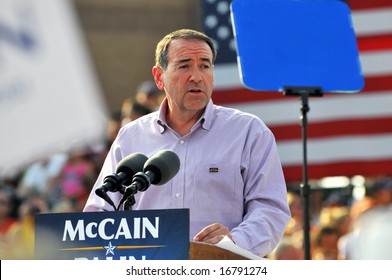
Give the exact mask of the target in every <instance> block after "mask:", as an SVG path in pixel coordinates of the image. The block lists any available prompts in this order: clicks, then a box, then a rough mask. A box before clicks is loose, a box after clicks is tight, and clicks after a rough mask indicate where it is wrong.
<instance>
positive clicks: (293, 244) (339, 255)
mask: <svg viewBox="0 0 392 280" xmlns="http://www.w3.org/2000/svg"><path fill="white" fill-rule="evenodd" d="M364 187H365V192H364V194H363V195H362V196H361V197H360V198H355V196H354V195H353V189H352V188H350V186H346V187H345V188H342V189H337V190H334V191H326V190H314V191H311V195H310V200H311V202H313V206H314V207H310V215H309V216H310V218H309V222H310V226H309V228H310V230H309V231H310V232H309V236H310V252H309V253H310V259H312V260H382V259H383V260H391V259H392V252H391V250H390V249H391V248H392V247H391V246H392V231H391V229H392V178H389V177H380V178H372V179H370V178H368V179H367V180H366V181H365V184H364ZM288 202H289V206H290V210H291V215H292V218H291V221H290V223H289V225H288V226H287V228H286V232H285V234H284V236H283V239H282V241H281V242H280V244H279V245H278V246H277V247H276V248H275V250H274V251H273V252H272V253H271V255H270V256H269V258H272V259H277V260H301V259H304V249H303V247H304V246H303V244H304V243H303V242H304V227H303V226H304V225H303V209H304V208H303V198H302V196H301V194H300V192H296V191H291V192H289V193H288Z"/></svg>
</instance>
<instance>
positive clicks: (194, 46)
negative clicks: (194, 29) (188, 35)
mask: <svg viewBox="0 0 392 280" xmlns="http://www.w3.org/2000/svg"><path fill="white" fill-rule="evenodd" d="M168 55H169V60H170V58H172V60H174V61H178V60H183V59H203V60H204V59H206V58H207V59H208V60H209V61H212V50H211V48H210V47H209V46H208V44H207V43H206V42H205V41H203V40H199V39H176V40H173V41H172V42H171V43H170V46H169V52H168Z"/></svg>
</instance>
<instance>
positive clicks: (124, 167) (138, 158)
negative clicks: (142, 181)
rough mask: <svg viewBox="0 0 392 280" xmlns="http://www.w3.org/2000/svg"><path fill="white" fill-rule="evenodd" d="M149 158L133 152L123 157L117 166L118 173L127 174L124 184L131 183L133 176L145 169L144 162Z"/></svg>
mask: <svg viewBox="0 0 392 280" xmlns="http://www.w3.org/2000/svg"><path fill="white" fill-rule="evenodd" d="M147 160H148V157H147V156H145V155H143V154H140V153H133V154H130V155H128V156H126V157H125V158H123V159H122V160H121V161H120V162H119V163H118V164H117V166H116V173H117V174H119V173H120V172H123V173H125V174H126V178H127V179H126V180H125V181H124V182H123V184H124V185H130V184H131V182H132V177H133V176H134V175H135V174H136V173H137V172H140V171H143V167H144V164H145V163H146V161H147Z"/></svg>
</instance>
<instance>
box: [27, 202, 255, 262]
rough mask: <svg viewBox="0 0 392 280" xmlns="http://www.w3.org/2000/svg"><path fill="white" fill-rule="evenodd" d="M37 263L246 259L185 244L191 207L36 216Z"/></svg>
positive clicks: (213, 248)
mask: <svg viewBox="0 0 392 280" xmlns="http://www.w3.org/2000/svg"><path fill="white" fill-rule="evenodd" d="M34 247H35V249H34V252H35V259H41V260H52V259H57V260H244V259H247V258H246V257H244V256H241V255H239V254H237V253H234V252H231V251H229V250H226V249H222V248H219V247H217V246H214V245H211V244H207V243H204V242H190V241H189V209H167V210H166V209H164V210H137V211H111V212H82V213H47V214H37V215H36V216H35V246H34Z"/></svg>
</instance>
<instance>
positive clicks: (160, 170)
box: [120, 150, 180, 205]
mask: <svg viewBox="0 0 392 280" xmlns="http://www.w3.org/2000/svg"><path fill="white" fill-rule="evenodd" d="M179 169H180V159H179V157H178V156H177V154H176V153H174V152H173V151H171V150H161V151H159V152H157V153H156V154H155V155H153V156H152V157H151V158H149V159H148V160H147V161H146V162H145V164H144V168H143V172H138V173H136V174H135V175H134V176H133V178H132V184H131V185H130V186H129V187H126V188H125V190H124V195H123V197H122V199H121V201H120V205H121V204H122V203H124V202H125V201H126V200H127V199H128V198H129V197H131V196H133V195H135V194H136V193H137V192H138V191H142V192H144V191H146V190H147V189H148V187H149V186H150V185H151V184H154V185H163V184H165V183H167V182H168V181H169V180H171V179H172V178H173V177H174V176H175V175H176V174H177V172H178V170H179Z"/></svg>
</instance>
